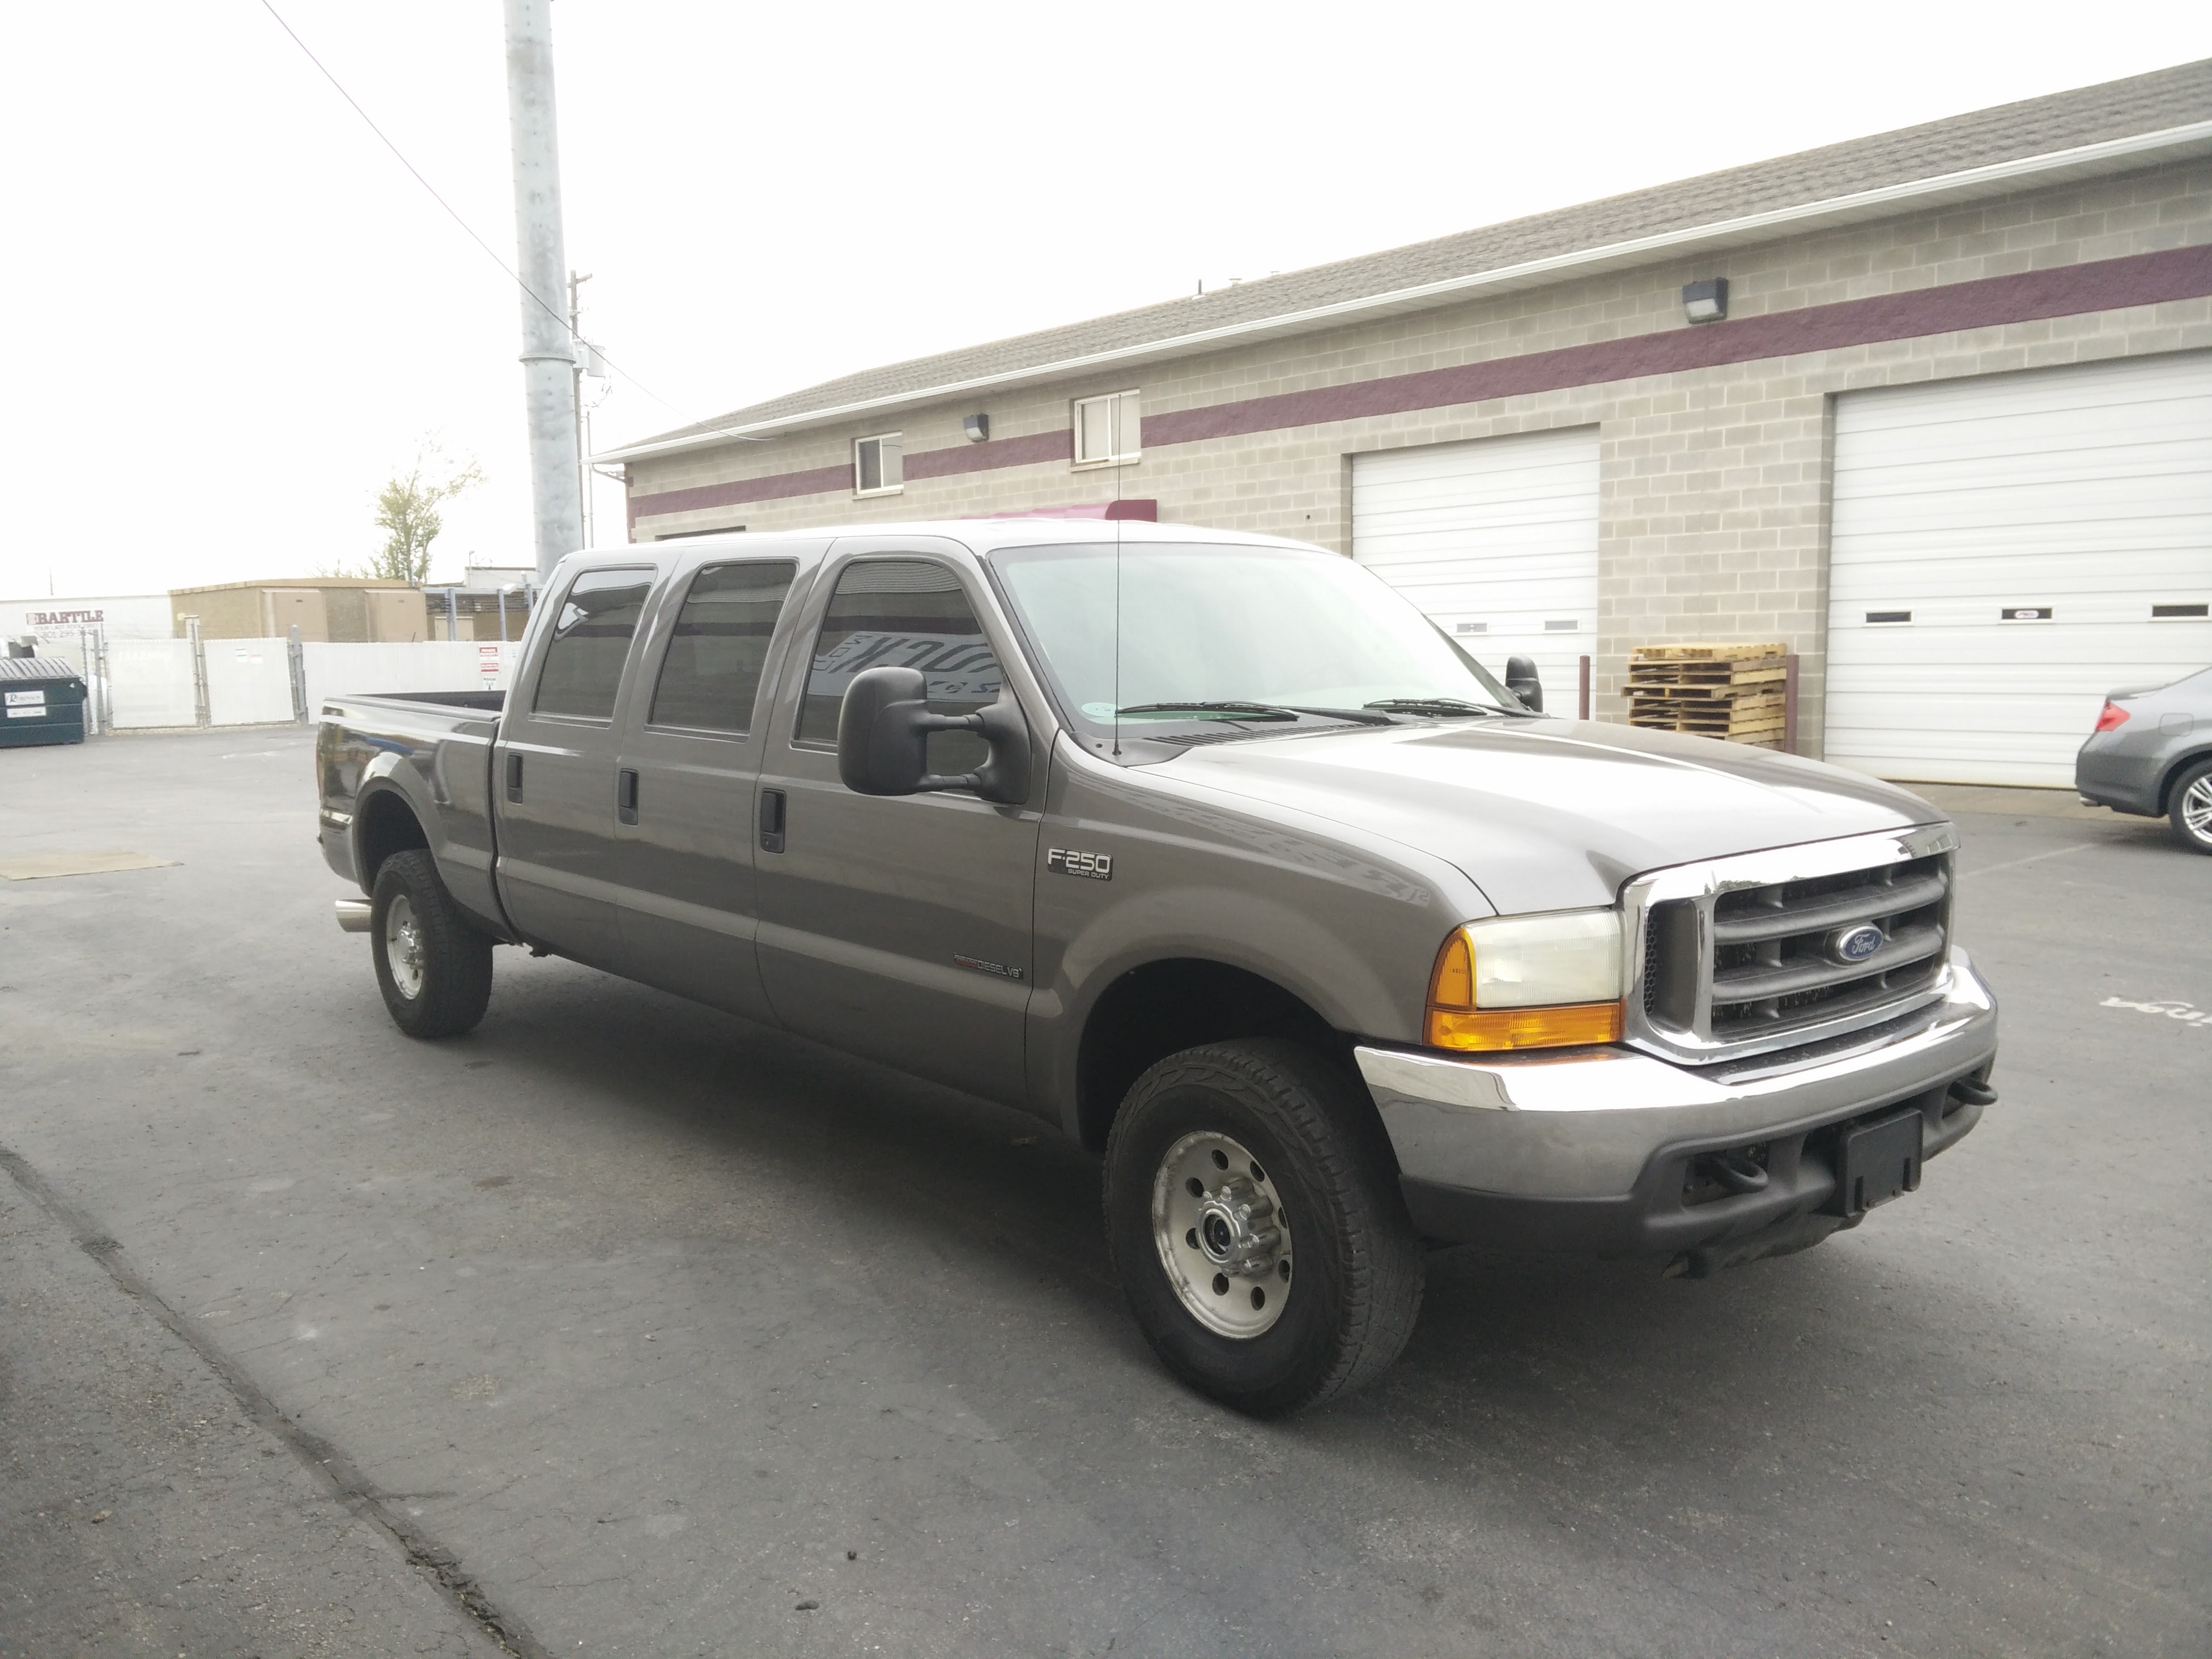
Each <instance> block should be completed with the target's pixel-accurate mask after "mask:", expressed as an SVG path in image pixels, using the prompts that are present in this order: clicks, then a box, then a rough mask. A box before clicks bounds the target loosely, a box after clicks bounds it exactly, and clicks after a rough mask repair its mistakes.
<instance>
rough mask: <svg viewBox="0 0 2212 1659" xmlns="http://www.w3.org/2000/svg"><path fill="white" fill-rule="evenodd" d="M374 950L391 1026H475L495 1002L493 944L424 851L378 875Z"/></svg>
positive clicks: (450, 1032) (428, 1031) (402, 856)
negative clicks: (466, 913)
mask: <svg viewBox="0 0 2212 1659" xmlns="http://www.w3.org/2000/svg"><path fill="white" fill-rule="evenodd" d="M368 938H369V949H370V951H371V954H372V955H374V957H375V959H376V984H377V988H378V989H379V990H380V991H382V992H383V993H384V1006H386V1008H387V1009H389V1010H391V1012H392V1024H395V1025H397V1026H398V1028H399V1029H400V1030H403V1031H404V1032H406V1033H407V1035H408V1036H412V1037H448V1036H459V1035H460V1034H461V1033H462V1032H464V1031H470V1030H475V1029H476V1025H477V1021H479V1020H481V1019H482V1018H483V1016H484V1008H485V1006H486V1005H488V1004H489V1002H490V1001H491V945H492V942H491V940H490V939H489V937H487V936H486V935H485V934H483V933H479V932H477V929H476V928H475V927H472V926H471V925H470V923H469V921H468V919H467V918H466V917H465V916H464V915H462V914H461V911H460V907H459V906H458V905H456V904H455V903H454V902H453V896H452V895H451V894H449V893H448V892H447V891H446V884H445V883H444V882H442V881H441V880H439V879H438V866H436V865H435V863H433V862H432V861H431V858H430V855H429V854H428V853H425V852H420V851H416V852H408V853H394V854H392V856H391V857H390V858H388V859H386V860H385V861H384V864H383V867H382V868H380V870H378V871H377V872H376V891H375V895H374V897H373V898H372V899H371V900H370V901H369V923H368Z"/></svg>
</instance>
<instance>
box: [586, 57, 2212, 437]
mask: <svg viewBox="0 0 2212 1659" xmlns="http://www.w3.org/2000/svg"><path fill="white" fill-rule="evenodd" d="M2208 153H2212V58H2207V59H2203V60H2201V61H2199V62H2197V63H2193V64H2181V65H2179V66H2178V67H2176V68H2173V69H2168V70H2157V71H2155V72H2154V73H2153V74H2149V75H2139V76H2132V77H2130V78H2129V79H2127V80H2124V81H2110V82H2104V83H2103V84H2101V85H2099V86H2093V87H2081V88H2075V89H2074V90H2072V91H2069V92H2061V93H2054V94H2051V95H2050V96H2048V97H2044V98H2031V99H2027V100H2023V101H2021V102H2019V103H2015V104H2001V105H1998V106H1996V107H1995V108H1993V109H1985V110H1977V111H1975V112H1973V113H1972V114H1968V115H1959V116H1954V117H1951V118H1948V119H1946V120H1942V121H1929V122H1926V123H1923V125H1919V126H1912V127H1900V128H1899V129H1898V130H1897V131H1893V132H1885V133H1878V134H1876V135H1875V136H1874V137H1869V138H1855V139H1852V140H1850V141H1849V142H1848V143H1840V144H1829V145H1826V146H1824V147H1823V148H1821V149H1808V150H1803V151H1801V152H1799V153H1798V154H1796V155H1785V156H1783V157H1780V158H1779V159H1778V160H1775V161H1758V162H1753V163H1752V164H1750V165H1748V166H1746V167H1729V168H1726V169H1724V170H1723V171H1722V172H1719V173H1705V174H1703V175H1701V176H1699V177H1698V178H1694V179H1683V180H1681V181H1680V182H1678V183H1675V184H1669V185H1657V186H1656V187H1654V188H1652V189H1650V190H1639V191H1631V192H1629V193H1628V194H1626V195H1622V196H1611V197H1605V198H1604V199H1602V200H1600V201H1595V202H1587V203H1584V204H1581V205H1580V206H1577V207H1570V208H1561V209H1559V210H1555V211H1553V212H1550V213H1540V214H1534V215H1532V216H1529V217H1528V218H1524V219H1513V220H1508V221H1507V222H1504V223H1503V224H1496V225H1489V226H1486V227H1484V228H1480V229H1478V230H1469V231H1463V232H1461V233H1459V234H1456V235H1452V236H1444V237H1439V238H1438V239H1437V240H1434V241H1429V242H1416V243H1414V244H1413V245H1412V246H1407V247H1399V248H1392V249H1390V250H1389V251H1388V252H1382V253H1370V254H1364V255H1362V256H1361V257H1359V258H1352V259H1340V260H1338V261H1336V262H1335V263H1334V264H1325V265H1314V266H1311V267H1310V268H1308V269H1306V270H1294V271H1286V272H1285V273H1284V274H1282V275H1281V276H1271V277H1267V278H1265V279H1264V280H1260V281H1254V282H1248V283H1239V284H1237V286H1235V287H1232V288H1227V289H1217V290H1216V291H1215V292H1213V293H1212V294H1206V295H1195V296H1191V297H1188V298H1183V299H1178V300H1171V301H1165V302H1164V303H1162V304H1158V305H1150V306H1145V307H1139V309H1137V310H1134V311H1124V312H1119V313H1115V314H1114V315H1112V316H1108V317H1097V318H1093V319H1091V320H1089V321H1087V322H1081V323H1073V324H1068V325H1064V326H1061V327H1059V328H1050V329H1044V330H1041V331H1038V332H1036V333H1033V334H1023V335H1018V336H1015V337H1012V338H1011V339H1006V340H995V341H993V342H991V343H987V344H984V345H978V346H970V347H968V348H965V349H962V350H958V351H947V352H939V353H938V354H937V355H935V356H928V357H916V358H914V359H911V360H909V361H908V362H902V363H891V364H889V365H886V366H884V367H883V368H871V369H864V370H862V371H861V372H860V373H859V374H848V375H845V376H842V378H840V379H837V380H825V381H823V383H822V384H820V385H819V386H809V387H806V388H805V390H803V391H799V392H789V393H787V394H786V395H784V396H783V397H781V398H769V400H768V401H766V402H764V403H758V404H751V405H750V406H748V407H746V408H744V409H739V410H732V411H731V412H730V413H729V414H727V415H724V416H719V417H717V418H716V419H714V420H711V421H702V422H698V423H696V424H695V425H692V426H688V427H682V428H677V429H676V430H674V431H671V432H666V433H662V434H660V435H658V436H656V437H652V438H646V439H641V440H640V441H637V442H635V443H632V444H627V445H624V446H623V447H619V448H616V449H612V450H609V451H607V452H605V453H602V454H600V455H599V456H596V457H594V459H598V460H602V461H617V460H623V459H640V458H642V457H644V456H647V455H652V454H669V453H679V452H681V451H684V450H689V449H698V448H704V447H709V446H711V445H713V444H715V443H719V442H726V441H730V440H731V439H733V438H736V437H739V436H745V435H752V436H761V435H769V434H772V433H777V432H787V431H793V430H797V429H799V428H803V427H806V426H810V425H822V424H827V423H829V422H833V421H836V420H840V419H843V418H847V417H848V416H855V415H858V414H860V413H863V412H866V411H877V410H891V409H895V408H899V407H902V406H906V405H910V404H920V403H923V402H928V401H933V400H936V399H939V398H945V397H950V396H952V395H955V394H957V393H959V392H969V391H980V390H982V389H984V388H987V387H995V386H1010V385H1019V384H1024V383H1033V382H1036V381H1039V380H1048V379H1057V378H1060V377H1061V376H1064V375H1068V374H1079V373H1082V372H1083V371H1084V370H1085V369H1087V368H1103V367H1104V366H1106V365H1107V364H1109V363H1115V362H1124V363H1126V362H1146V361H1154V360H1157V359H1158V358H1161V357H1166V356H1179V355H1182V354H1183V353H1186V352H1189V351H1194V350H1200V349H1209V348H1213V347H1218V346H1225V345H1229V344H1233V343H1242V342H1244V341H1247V340H1250V339H1255V338H1265V337H1270V336H1275V335H1281V334H1288V333H1297V332H1303V331H1306V330H1308V329H1314V328H1322V327H1327V326H1329V325H1333V324H1337V323H1341V322H1344V321H1347V320H1351V319H1353V318H1355V317H1358V316H1361V315H1371V314H1375V313H1385V312H1389V311H1398V310H1414V309H1419V308H1425V307H1428V306H1433V305H1443V304H1449V303H1451V302H1453V301H1455V300H1459V299H1463V298H1471V297H1473V296H1474V294H1475V293H1476V292H1478V291H1486V292H1493V293H1495V292H1503V291H1509V290H1510V289H1513V288H1525V287H1534V286H1536V285H1538V284H1539V283H1545V282H1551V281H1559V280H1562V279H1564V278H1565V277H1567V276H1582V275H1587V274H1589V273H1590V272H1592V271H1593V270H1607V269H1613V268H1617V267H1619V266H1621V265H1626V264H1637V263H1642V262H1644V261H1645V260H1648V259H1651V258H1657V257H1661V256H1662V254H1664V253H1667V252H1680V251H1684V250H1686V249H1688V248H1691V247H1719V246H1737V245H1741V244H1743V243H1747V242H1750V241H1753V240H1767V239H1769V238H1771V237H1772V236H1774V235H1776V234H1783V233H1784V231H1786V230H1790V229H1806V228H1812V227H1813V226H1814V225H1816V224H1820V223H1832V222H1849V221H1850V220H1853V219H1864V218H1872V217H1875V216H1879V215H1881V214H1883V213H1894V212H1899V211H1903V210H1907V209H1908V208H1911V207H1917V206H1924V205H1929V204H1931V203H1932V202H1933V201H1942V200H1960V199H1971V198H1972V197H1977V196H1990V195H1996V194H1999V193H2001V192H2002V191H2007V190H2011V189H2018V188H2021V187H2024V186H2025V185H2028V184H2030V183H2044V182H2050V181H2051V180H2052V179H2053V178H2054V177H2055V176H2056V177H2071V176H2083V177H2086V176H2090V175H2093V174H2094V173H2108V172H2116V171H2119V170H2121V169H2122V168H2124V167H2130V166H2136V167H2140V166H2147V165H2151V164H2154V163H2155V162H2157V161H2162V160H2168V159H2174V158H2176V157H2178V156H2180V155H2191V154H2208Z"/></svg>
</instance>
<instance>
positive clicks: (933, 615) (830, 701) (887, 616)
mask: <svg viewBox="0 0 2212 1659" xmlns="http://www.w3.org/2000/svg"><path fill="white" fill-rule="evenodd" d="M869 668H918V669H920V670H921V671H922V674H923V676H924V677H925V678H927V681H928V683H929V706H930V708H931V709H932V710H933V711H934V712H935V713H938V714H974V713H975V711H976V710H977V709H979V708H985V707H987V705H989V704H991V703H994V702H997V701H998V698H999V689H1000V684H1002V676H1001V674H1000V668H999V657H998V653H996V652H995V651H994V650H993V649H992V648H991V642H990V641H989V640H988V639H987V637H985V635H984V633H983V628H982V624H981V623H979V622H977V621H976V620H975V607H974V606H973V605H969V602H968V595H967V593H966V592H965V591H964V590H963V588H962V587H961V586H960V581H959V579H958V578H957V577H956V576H955V575H954V574H952V573H951V571H950V570H948V569H946V568H945V566H943V565H941V564H939V563H936V562H934V561H933V560H928V559H861V560H859V561H856V562H854V563H852V564H849V565H848V566H846V567H845V573H844V574H843V575H842V576H841V577H839V578H838V581H837V592H836V594H835V595H834V596H833V597H832V598H831V599H830V601H829V609H828V610H827V611H825V612H824V613H823V618H822V632H821V635H819V637H818V638H817V640H816V641H815V644H814V660H813V663H812V664H811V666H810V668H809V670H808V672H807V677H806V697H805V703H804V705H803V706H802V707H801V708H800V710H799V742H801V743H806V744H824V745H834V744H836V741H837V710H838V708H839V707H840V706H841V705H842V703H843V702H844V698H845V688H846V687H847V686H848V685H850V684H852V683H853V677H854V675H856V674H858V673H860V672H861V671H863V670H865V669H869ZM989 756H990V748H989V745H987V744H985V743H984V741H983V740H982V739H981V738H980V737H978V736H976V735H975V733H974V732H932V733H931V734H930V738H929V769H930V770H931V771H933V772H942V773H960V772H968V771H972V770H974V769H975V768H976V767H978V766H980V765H981V764H982V763H983V762H984V761H985V760H987V759H988V758H989Z"/></svg>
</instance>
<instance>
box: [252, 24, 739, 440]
mask: <svg viewBox="0 0 2212 1659" xmlns="http://www.w3.org/2000/svg"><path fill="white" fill-rule="evenodd" d="M261 4H262V8H263V9H264V10H265V11H267V12H268V14H269V15H270V16H271V17H273V18H275V19H276V27H278V28H281V29H283V31H284V33H287V34H289V35H290V36H291V37H292V44H293V45H294V46H297V47H299V49H300V50H301V52H303V53H305V54H306V55H307V61H308V62H309V63H311V64H313V65H314V66H315V67H316V69H317V70H320V71H321V73H322V76H323V79H325V81H328V82H330V83H331V86H332V87H333V88H337V94H338V96H339V97H341V98H343V99H344V100H346V102H347V103H348V104H349V105H351V106H352V107H353V112H354V113H355V114H356V115H358V116H359V117H361V118H362V122H363V124H365V125H367V126H368V130H369V131H371V132H373V133H374V134H375V135H376V137H377V139H378V141H379V142H380V143H382V144H383V146H384V147H385V149H388V150H390V151H391V152H392V155H393V156H394V157H395V158H396V159H397V160H398V162H399V165H400V166H401V167H405V168H406V169H407V171H408V172H409V173H410V174H411V175H412V176H413V178H414V179H415V182H416V184H418V185H422V188H423V189H424V190H426V191H428V192H429V193H430V199H431V200H432V201H434V202H435V203H436V204H438V205H439V206H440V207H441V208H443V209H445V210H446V212H447V216H449V217H450V218H451V219H452V220H453V222H454V223H455V224H457V225H459V227H460V228H462V230H463V231H465V233H467V235H468V238H469V240H471V241H472V242H474V243H475V244H476V245H477V246H478V247H480V248H482V249H483V252H484V257H485V258H488V259H489V260H490V261H491V262H492V264H495V265H497V266H498V267H499V268H500V270H502V271H504V272H506V273H507V277H508V279H509V280H510V281H512V282H513V283H514V285H515V286H516V287H517V288H519V289H521V290H522V291H523V292H524V293H525V294H526V295H529V296H530V298H531V299H532V301H535V302H536V303H537V305H538V307H539V308H540V309H541V310H543V311H544V313H545V314H546V315H547V316H549V317H550V318H552V319H553V320H554V321H555V322H556V323H558V324H560V325H561V328H562V332H563V333H565V334H567V335H568V337H569V338H570V339H571V340H573V341H574V342H575V343H577V344H579V345H581V344H583V343H584V337H583V336H582V335H581V334H580V333H578V332H577V331H576V327H575V325H574V324H573V323H571V322H570V321H569V320H568V318H567V317H566V316H564V315H563V314H562V313H561V312H560V311H559V310H557V309H556V307H554V305H553V304H552V302H551V301H549V300H547V299H546V297H545V296H544V295H542V294H540V293H539V292H538V290H537V289H534V288H532V287H531V286H530V284H529V283H527V282H526V281H524V280H523V277H522V274H521V273H520V271H518V270H515V269H514V267H513V265H510V264H507V261H506V260H504V259H502V258H500V257H499V254H498V252H496V251H495V249H494V248H493V247H492V245H491V244H490V243H489V242H487V241H486V240H484V239H483V237H481V236H479V235H478V234H477V230H476V227H475V226H473V225H471V223H470V222H468V221H467V220H466V219H464V218H463V217H462V216H461V215H460V212H459V210H458V209H456V208H455V207H454V206H453V204H452V203H451V202H448V201H447V199H446V198H445V197H443V196H441V195H440V194H439V193H438V187H437V186H436V185H434V184H432V183H431V182H430V181H429V180H428V179H426V178H424V177H423V176H422V169H421V168H420V167H416V165H415V164H414V163H413V162H412V161H409V160H408V159H407V155H406V153H405V152H404V150H402V149H400V148H399V146H398V145H397V144H395V143H392V139H391V138H390V137H389V136H388V135H386V132H385V131H384V129H383V128H382V127H380V126H379V125H376V121H375V119H374V117H372V116H371V115H370V114H369V112H368V111H367V110H365V109H363V108H362V106H361V100H359V99H357V98H356V97H355V96H354V95H353V94H351V93H349V92H348V91H347V90H346V89H345V83H344V82H342V81H340V80H339V79H338V77H337V76H335V75H333V74H331V70H330V66H329V65H328V64H325V63H324V62H323V60H322V59H321V58H318V57H316V56H315V53H314V50H313V47H311V46H308V45H307V42H306V41H305V40H301V38H300V33H299V31H298V30H297V29H295V28H294V27H292V26H291V25H290V24H289V23H288V22H286V21H284V14H283V13H282V12H280V11H278V10H277V9H276V6H275V5H274V4H273V3H271V0H261ZM599 361H600V362H603V363H605V365H606V366H607V367H608V368H611V369H612V370H614V372H615V373H616V374H619V375H621V376H622V378H623V380H628V381H629V383H630V384H631V385H632V386H635V387H636V388H637V389H638V390H639V391H640V392H643V393H645V395H646V396H647V397H648V398H652V399H653V402H655V403H657V404H659V405H660V406H661V407H662V408H663V409H665V410H667V411H668V412H669V413H670V414H671V415H673V416H676V417H677V418H678V419H679V420H681V421H683V422H685V423H686V424H687V425H693V426H696V425H698V424H701V422H700V419H699V417H698V416H696V415H690V414H687V413H685V412H684V410H680V409H678V408H677V406H676V405H675V404H671V403H670V402H669V401H668V399H667V398H664V397H662V396H661V395H660V394H659V392H655V391H654V390H653V388H652V387H651V386H647V385H646V383H645V382H644V381H642V380H639V379H638V378H637V376H636V375H635V374H631V373H630V372H629V370H628V369H626V368H623V366H622V365H621V364H620V363H618V362H616V361H615V360H614V359H613V358H611V357H610V356H607V354H606V353H605V350H601V351H600V353H599Z"/></svg>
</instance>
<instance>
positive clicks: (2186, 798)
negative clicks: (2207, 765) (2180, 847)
mask: <svg viewBox="0 0 2212 1659" xmlns="http://www.w3.org/2000/svg"><path fill="white" fill-rule="evenodd" d="M2181 828H2182V830H2183V833H2185V834H2186V835H2191V836H2196V837H2197V840H2199V841H2202V842H2212V772H2207V773H2206V774H2205V775H2203V777H2201V778H2199V779H2197V781H2196V782H2194V783H2192V784H2191V785H2190V786H2189V787H2188V788H2186V789H2185V790H2184V791H2182V794H2181Z"/></svg>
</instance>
